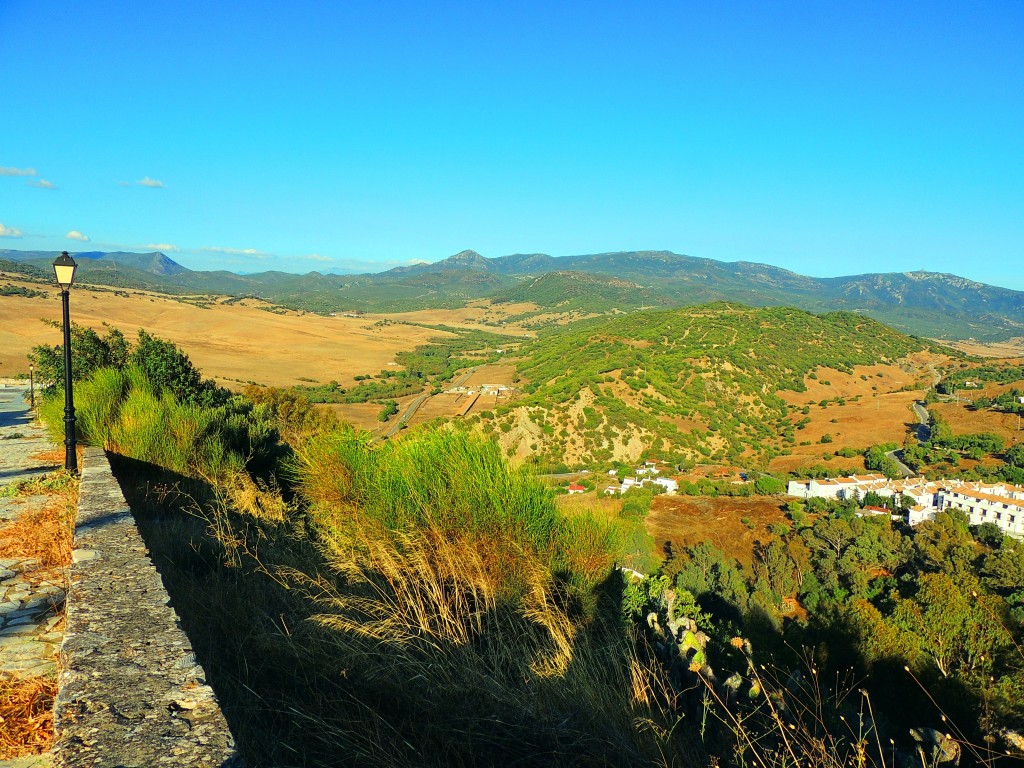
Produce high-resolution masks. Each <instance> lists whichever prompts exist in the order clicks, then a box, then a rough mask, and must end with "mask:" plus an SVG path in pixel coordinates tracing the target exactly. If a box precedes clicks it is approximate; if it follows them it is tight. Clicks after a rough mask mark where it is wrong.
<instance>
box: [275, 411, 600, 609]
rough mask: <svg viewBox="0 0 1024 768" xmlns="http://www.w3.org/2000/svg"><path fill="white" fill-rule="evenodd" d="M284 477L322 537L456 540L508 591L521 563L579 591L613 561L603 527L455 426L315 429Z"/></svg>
mask: <svg viewBox="0 0 1024 768" xmlns="http://www.w3.org/2000/svg"><path fill="white" fill-rule="evenodd" d="M292 474H293V476H294V480H295V482H296V486H297V489H298V491H299V493H300V495H301V496H302V497H303V498H304V499H305V500H306V501H307V502H308V503H309V505H310V507H311V508H312V510H313V512H314V515H315V516H316V519H317V520H318V521H319V524H320V529H321V531H322V534H323V535H324V537H325V538H326V539H327V540H333V541H341V540H346V541H355V540H358V539H359V537H360V536H365V535H366V534H368V533H369V534H371V535H373V536H383V537H384V538H387V539H390V540H391V541H392V542H394V543H395V544H396V546H398V547H399V548H401V546H402V544H401V542H402V538H401V535H400V534H406V533H408V532H410V531H419V532H422V533H424V534H425V535H426V534H429V535H435V536H438V537H442V538H448V539H458V540H461V541H464V542H465V543H466V546H470V547H472V548H474V549H476V550H479V551H481V552H484V553H486V555H487V558H488V564H489V567H490V568H491V569H492V570H495V571H496V573H495V575H496V576H500V578H501V581H502V582H503V584H504V586H505V587H506V588H508V589H510V590H514V589H516V588H522V587H523V586H524V585H525V583H526V581H527V579H526V576H525V571H524V572H520V566H522V567H523V568H528V567H530V566H527V565H526V564H527V563H533V562H541V563H544V564H545V565H546V566H547V567H548V568H549V569H550V570H552V571H553V572H555V573H556V574H560V575H562V576H564V577H573V578H576V579H577V580H580V581H579V584H580V586H581V587H585V586H586V585H589V586H591V587H592V586H593V585H594V584H595V583H597V582H598V581H600V580H601V579H602V578H604V577H605V576H606V575H607V573H608V569H609V568H610V566H611V565H612V559H613V554H614V553H613V551H612V550H610V549H609V546H610V544H611V542H612V540H613V538H614V536H613V529H612V528H611V526H607V525H605V524H602V523H599V522H597V521H595V520H593V519H592V518H584V517H576V518H574V519H573V520H571V521H570V520H566V519H563V518H562V517H561V516H560V515H559V514H558V512H557V510H556V509H555V505H554V502H553V499H552V495H551V492H550V491H549V490H548V489H547V488H545V487H544V485H543V484H542V483H540V482H539V481H538V480H537V479H536V478H534V477H532V476H530V475H529V474H528V473H527V472H526V471H525V470H524V469H522V468H517V467H513V466H511V465H510V464H509V463H508V461H507V460H506V459H505V457H504V456H502V455H501V451H500V449H499V447H498V446H497V445H496V444H495V443H493V442H490V441H488V440H486V439H484V438H482V437H479V436H474V435H471V434H469V433H467V432H465V431H462V430H457V429H450V428H443V427H442V428H433V429H424V430H420V431H417V432H415V433H412V434H410V435H408V436H407V437H405V438H404V439H401V440H397V441H391V442H386V443H379V444H373V443H371V442H370V441H369V440H368V439H366V437H364V436H361V435H358V434H356V433H354V432H352V431H348V430H338V431H333V432H329V433H323V434H320V435H315V436H313V437H312V438H311V439H309V440H308V441H306V442H305V443H304V444H302V445H301V446H300V447H299V448H298V449H297V450H296V454H295V460H294V462H293V465H292Z"/></svg>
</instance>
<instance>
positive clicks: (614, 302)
mask: <svg viewBox="0 0 1024 768" xmlns="http://www.w3.org/2000/svg"><path fill="white" fill-rule="evenodd" d="M490 299H491V301H493V302H494V303H495V304H515V303H520V302H529V303H531V304H536V305H537V306H538V307H539V309H538V310H536V311H534V312H528V313H524V314H523V315H516V316H513V317H511V318H509V321H510V322H514V321H518V320H523V319H527V318H529V317H533V316H536V315H540V314H543V313H550V312H557V313H559V314H566V313H579V314H607V313H609V312H614V311H616V310H627V309H636V308H638V307H644V306H647V307H652V306H673V305H674V304H676V302H674V301H671V300H670V299H669V298H667V297H666V296H665V295H663V294H662V293H661V292H660V291H656V290H652V289H651V288H646V287H644V286H642V285H640V284H638V283H634V282H632V281H629V280H622V279H620V278H616V277H608V276H606V275H592V274H587V273H586V272H571V271H570V272H548V273H546V274H543V275H540V276H539V277H532V278H528V279H526V280H524V281H523V282H521V283H519V284H517V285H515V286H513V287H511V288H508V289H506V290H504V291H500V292H499V293H495V294H492V295H491V296H490Z"/></svg>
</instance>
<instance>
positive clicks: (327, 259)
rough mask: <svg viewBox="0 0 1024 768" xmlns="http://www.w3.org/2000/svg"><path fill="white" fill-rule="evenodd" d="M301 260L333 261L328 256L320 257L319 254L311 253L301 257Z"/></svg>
mask: <svg viewBox="0 0 1024 768" xmlns="http://www.w3.org/2000/svg"><path fill="white" fill-rule="evenodd" d="M302 258H304V259H307V260H308V261H334V259H332V258H331V257H330V256H321V255H320V254H319V253H311V254H309V255H308V256H303V257H302Z"/></svg>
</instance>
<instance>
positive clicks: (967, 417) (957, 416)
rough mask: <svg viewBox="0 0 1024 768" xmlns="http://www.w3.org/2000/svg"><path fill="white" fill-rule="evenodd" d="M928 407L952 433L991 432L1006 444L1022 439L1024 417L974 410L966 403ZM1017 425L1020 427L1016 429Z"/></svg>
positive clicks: (1023, 435) (938, 404)
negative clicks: (942, 420) (947, 425)
mask: <svg viewBox="0 0 1024 768" xmlns="http://www.w3.org/2000/svg"><path fill="white" fill-rule="evenodd" d="M1018 386H1020V384H1019V383H1018ZM928 409H929V410H931V411H934V412H935V413H937V414H939V415H940V416H941V417H942V418H943V419H944V420H945V421H946V423H948V424H949V427H950V429H952V430H953V434H954V435H965V434H970V433H972V432H992V433H994V434H997V435H999V436H1000V437H1002V438H1003V440H1004V441H1005V442H1006V444H1007V445H1011V444H1013V443H1017V442H1019V441H1020V440H1021V439H1024V419H1018V418H1017V416H1016V415H1015V414H1012V413H1001V412H999V411H992V410H988V409H983V410H975V409H974V406H972V405H970V404H968V403H955V402H951V403H932V404H931V405H929V406H928ZM1018 425H1019V426H1020V427H1022V429H1020V430H1018Z"/></svg>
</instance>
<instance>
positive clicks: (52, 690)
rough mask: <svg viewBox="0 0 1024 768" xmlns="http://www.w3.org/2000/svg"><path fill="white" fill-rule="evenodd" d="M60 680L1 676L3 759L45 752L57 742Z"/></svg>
mask: <svg viewBox="0 0 1024 768" xmlns="http://www.w3.org/2000/svg"><path fill="white" fill-rule="evenodd" d="M56 695H57V681H56V680H54V679H52V678H46V677H19V676H15V675H8V674H5V673H0V760H9V759H11V758H15V757H21V756H24V755H37V754H40V753H42V752H45V751H46V750H47V749H48V748H49V747H50V744H51V743H52V742H53V699H54V697H55V696H56Z"/></svg>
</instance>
